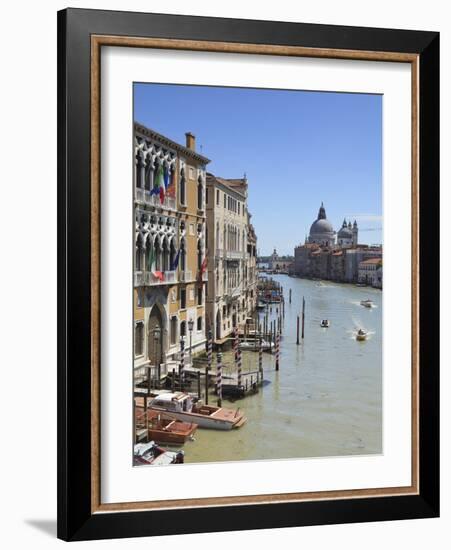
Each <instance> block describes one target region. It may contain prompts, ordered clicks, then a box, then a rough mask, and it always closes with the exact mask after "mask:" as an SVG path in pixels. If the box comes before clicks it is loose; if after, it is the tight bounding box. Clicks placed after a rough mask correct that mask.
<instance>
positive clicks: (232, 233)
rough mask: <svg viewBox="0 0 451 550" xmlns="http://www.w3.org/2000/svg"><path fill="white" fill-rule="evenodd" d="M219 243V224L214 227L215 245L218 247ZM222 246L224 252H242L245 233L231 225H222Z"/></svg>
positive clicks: (244, 243) (244, 244)
mask: <svg viewBox="0 0 451 550" xmlns="http://www.w3.org/2000/svg"><path fill="white" fill-rule="evenodd" d="M219 243H220V228H219V223H218V224H217V225H216V244H217V246H218V247H219V246H220V245H219ZM223 246H224V249H225V250H231V251H234V252H236V251H240V250H244V249H245V246H246V234H245V231H244V230H243V231H241V230H240V229H239V228H238V227H236V226H234V225H231V224H224V241H223Z"/></svg>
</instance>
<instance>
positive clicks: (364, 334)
mask: <svg viewBox="0 0 451 550" xmlns="http://www.w3.org/2000/svg"><path fill="white" fill-rule="evenodd" d="M367 336H368V332H367V331H366V330H363V328H359V330H358V331H357V334H356V336H355V338H356V340H357V341H358V342H363V341H364V340H366V338H367Z"/></svg>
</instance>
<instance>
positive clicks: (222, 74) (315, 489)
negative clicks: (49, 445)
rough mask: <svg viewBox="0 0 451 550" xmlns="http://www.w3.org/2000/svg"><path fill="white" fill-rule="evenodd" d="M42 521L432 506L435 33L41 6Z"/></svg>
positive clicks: (272, 516) (154, 521)
mask: <svg viewBox="0 0 451 550" xmlns="http://www.w3.org/2000/svg"><path fill="white" fill-rule="evenodd" d="M58 70H59V81H58V88H59V105H58V120H59V124H58V132H59V135H58V147H59V150H58V161H59V166H58V180H59V181H58V193H59V196H58V200H59V258H58V260H59V324H58V327H59V335H58V342H59V370H58V377H59V378H58V398H59V414H58V434H59V446H58V453H59V455H58V468H59V474H58V475H59V477H58V479H59V493H58V536H59V537H60V538H62V539H65V540H86V539H97V538H113V537H131V536H149V535H161V534H171V533H174V534H175V533H193V532H205V531H221V530H223V531H225V530H239V529H256V528H271V527H284V526H300V525H313V524H328V523H344V522H360V521H377V520H388V519H404V518H405V519H408V518H424V517H434V516H437V515H438V513H439V489H438V480H439V421H438V411H439V402H438V398H439V392H438V383H439V373H438V323H439V316H438V311H439V310H438V303H439V301H438V242H439V241H438V198H439V197H438V195H439V190H438V189H439V187H438V173H439V172H438V161H439V158H438V155H439V152H438V151H439V147H438V140H439V112H438V108H439V107H438V93H439V92H438V78H439V72H438V71H439V36H438V33H432V32H423V31H406V30H388V29H374V28H371V29H370V28H354V27H336V26H326V25H312V24H300V23H299V24H298V23H296V24H294V23H281V22H277V23H276V22H269V21H248V20H247V21H246V20H233V19H217V18H206V17H205V18H204V17H191V16H172V15H156V14H145V13H128V12H127V13H125V12H124V13H121V12H109V11H97V10H78V9H68V10H64V11H62V12H60V13H59V14H58Z"/></svg>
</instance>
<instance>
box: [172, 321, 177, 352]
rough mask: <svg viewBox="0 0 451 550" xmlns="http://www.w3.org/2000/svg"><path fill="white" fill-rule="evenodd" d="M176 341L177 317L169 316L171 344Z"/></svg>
mask: <svg viewBox="0 0 451 550" xmlns="http://www.w3.org/2000/svg"><path fill="white" fill-rule="evenodd" d="M176 343H177V317H176V316H175V315H174V316H173V317H171V345H174V344H176Z"/></svg>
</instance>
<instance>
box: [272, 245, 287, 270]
mask: <svg viewBox="0 0 451 550" xmlns="http://www.w3.org/2000/svg"><path fill="white" fill-rule="evenodd" d="M292 267H293V258H292V257H290V256H279V254H277V250H276V249H275V248H274V250H273V253H272V254H271V256H270V257H269V261H268V269H269V270H271V271H284V272H289V271H291V269H292Z"/></svg>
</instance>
